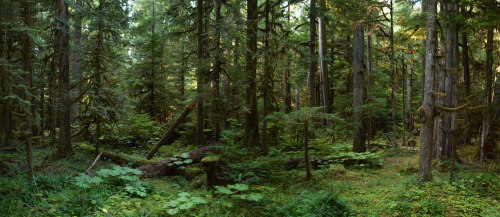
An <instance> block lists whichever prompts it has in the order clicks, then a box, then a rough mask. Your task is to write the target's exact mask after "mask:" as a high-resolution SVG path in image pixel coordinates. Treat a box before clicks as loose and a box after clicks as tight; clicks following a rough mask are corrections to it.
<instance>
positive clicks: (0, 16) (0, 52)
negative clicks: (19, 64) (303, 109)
mask: <svg viewBox="0 0 500 217" xmlns="http://www.w3.org/2000/svg"><path fill="white" fill-rule="evenodd" d="M0 7H2V8H10V7H11V6H10V4H9V1H1V2H0ZM6 12H7V11H6V10H2V11H1V13H0V22H8V21H9V20H8V15H7V13H6ZM8 32H9V29H8V28H7V25H2V26H1V28H0V73H1V78H0V79H1V83H0V84H1V85H0V88H1V89H0V90H1V102H2V110H1V113H2V115H1V118H2V119H1V122H0V125H1V126H0V129H1V134H0V137H1V141H0V145H2V146H3V145H6V144H7V143H8V142H9V137H10V119H11V110H10V99H9V98H8V97H7V96H9V95H10V82H9V81H10V79H9V77H10V67H9V59H8V56H9V55H8V51H9V48H8V47H9V46H8V43H7V42H8V39H7V38H8V37H9V33H8Z"/></svg>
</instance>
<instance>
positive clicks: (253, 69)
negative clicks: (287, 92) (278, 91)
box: [245, 0, 267, 152]
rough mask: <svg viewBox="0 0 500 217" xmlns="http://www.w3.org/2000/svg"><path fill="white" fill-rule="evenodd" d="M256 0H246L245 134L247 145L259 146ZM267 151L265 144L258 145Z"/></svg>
mask: <svg viewBox="0 0 500 217" xmlns="http://www.w3.org/2000/svg"><path fill="white" fill-rule="evenodd" d="M257 14H258V8H257V0H247V30H246V33H247V51H246V55H245V61H246V65H245V74H246V78H247V85H248V86H247V88H246V107H247V109H249V110H248V111H247V112H246V124H245V126H246V127H245V134H246V136H247V138H246V140H247V142H248V144H249V145H252V146H259V145H260V144H259V143H260V142H259V140H260V139H259V115H258V113H257V81H256V80H257V19H258V17H257ZM260 148H261V150H262V151H263V152H267V147H266V146H265V145H260Z"/></svg>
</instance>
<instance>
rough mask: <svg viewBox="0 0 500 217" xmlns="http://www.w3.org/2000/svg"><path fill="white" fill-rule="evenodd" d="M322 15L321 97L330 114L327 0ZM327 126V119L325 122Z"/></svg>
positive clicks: (320, 22)
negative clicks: (326, 22)
mask: <svg viewBox="0 0 500 217" xmlns="http://www.w3.org/2000/svg"><path fill="white" fill-rule="evenodd" d="M320 8H321V14H320V16H319V49H318V50H319V61H320V78H321V93H322V94H321V95H322V97H321V98H322V101H323V106H324V107H325V108H324V110H323V111H324V112H325V113H330V112H331V111H332V104H331V99H330V81H329V79H328V60H326V55H327V46H326V24H325V14H324V10H325V0H320ZM324 123H325V124H326V123H327V121H326V119H325V120H324Z"/></svg>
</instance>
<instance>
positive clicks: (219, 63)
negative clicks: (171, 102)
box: [213, 0, 222, 141]
mask: <svg viewBox="0 0 500 217" xmlns="http://www.w3.org/2000/svg"><path fill="white" fill-rule="evenodd" d="M221 1H222V0H216V1H215V67H214V86H213V88H214V95H215V97H214V114H215V123H214V125H215V127H214V128H215V131H214V137H215V140H216V141H217V140H219V138H220V119H221V109H220V106H221V105H220V98H221V96H220V74H221V71H222V60H221V53H222V48H221V42H220V38H221V25H222V19H221V7H222V2H221Z"/></svg>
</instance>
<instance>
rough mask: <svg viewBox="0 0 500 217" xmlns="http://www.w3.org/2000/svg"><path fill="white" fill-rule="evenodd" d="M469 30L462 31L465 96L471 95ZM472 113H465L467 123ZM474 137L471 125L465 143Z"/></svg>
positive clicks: (469, 142) (463, 9)
mask: <svg viewBox="0 0 500 217" xmlns="http://www.w3.org/2000/svg"><path fill="white" fill-rule="evenodd" d="M462 12H463V13H464V12H465V8H462ZM466 31H467V30H465V29H464V30H463V31H462V66H463V68H464V89H465V97H468V96H470V94H471V92H470V69H469V45H468V44H467V32H466ZM470 123H471V120H470V115H469V113H468V112H466V113H465V124H466V125H467V124H470ZM471 139H472V127H471V126H470V125H469V127H468V129H467V134H466V137H465V144H468V145H470V144H471Z"/></svg>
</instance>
